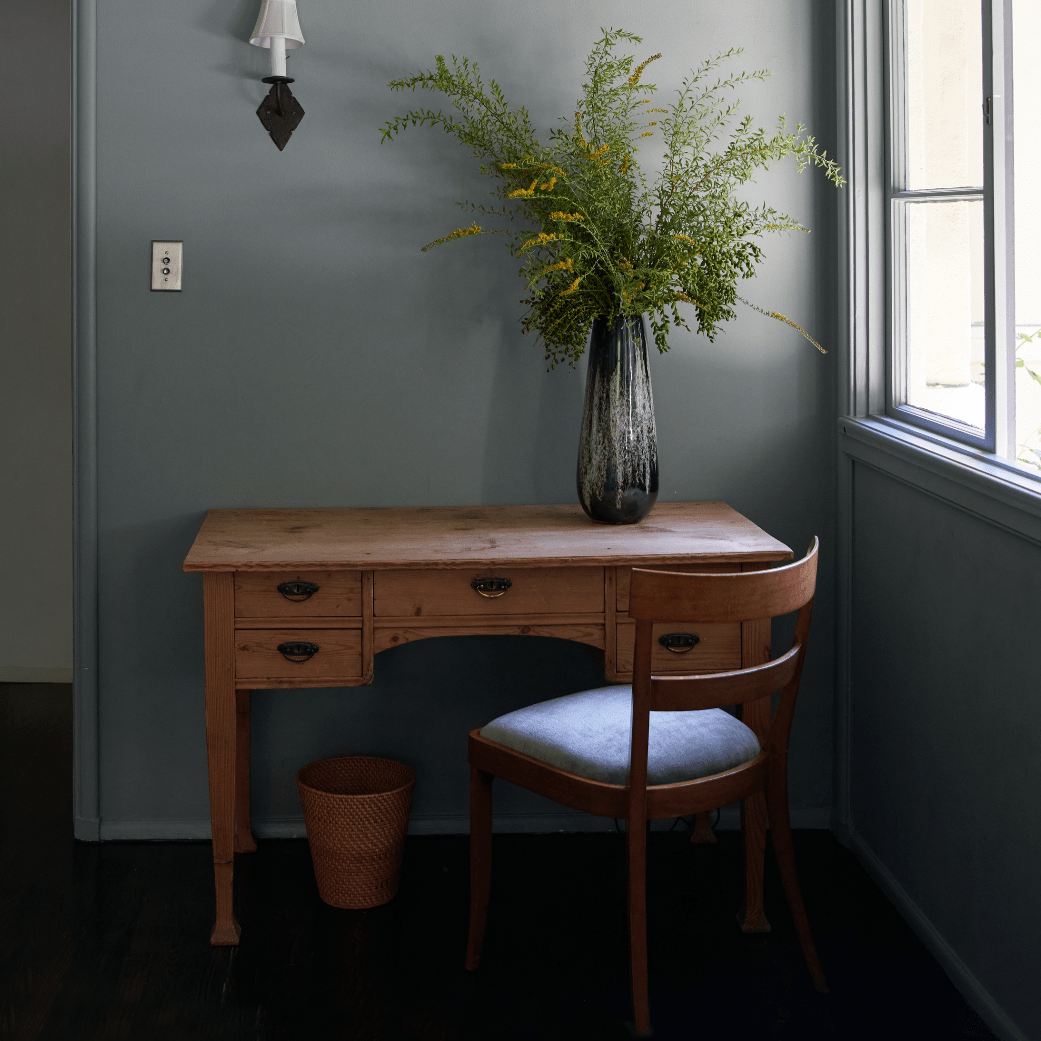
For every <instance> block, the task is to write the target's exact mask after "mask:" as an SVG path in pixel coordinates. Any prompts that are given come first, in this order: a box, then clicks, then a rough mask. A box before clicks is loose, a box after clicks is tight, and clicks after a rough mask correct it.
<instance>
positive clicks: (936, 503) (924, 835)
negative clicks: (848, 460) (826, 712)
mask: <svg viewBox="0 0 1041 1041" xmlns="http://www.w3.org/2000/svg"><path fill="white" fill-rule="evenodd" d="M875 461H876V462H877V463H881V464H882V465H881V467H880V466H877V465H869V464H867V463H865V462H862V461H856V462H854V463H853V471H852V473H853V481H852V502H853V510H852V536H853V584H852V590H853V617H852V620H853V626H852V632H853V671H852V696H851V722H852V725H851V728H850V735H851V745H850V825H851V828H852V837H853V847H854V850H855V851H856V852H857V853H858V854H859V855H860V856H861V858H862V859H864V860H865V862H866V863H867V864H868V866H869V868H871V869H872V870H873V871H874V873H875V874H876V877H878V878H879V880H880V881H881V882H882V884H883V886H884V888H886V889H887V891H888V892H889V895H890V896H891V897H892V898H893V899H894V900H895V901H896V902H897V904H898V906H900V907H901V909H902V910H903V911H904V913H905V915H907V916H908V917H909V918H910V919H911V921H912V923H913V924H915V925H916V927H917V928H918V930H919V933H920V934H921V935H923V937H924V938H925V939H926V941H927V942H928V943H929V944H930V946H931V947H932V948H933V950H934V953H936V954H937V956H938V957H939V959H940V961H941V963H942V964H944V966H945V968H947V971H948V972H949V973H951V975H952V976H953V977H954V979H955V982H956V983H958V984H959V986H960V987H961V988H962V991H963V993H966V995H967V996H968V997H969V998H970V1000H972V1001H973V1003H974V1004H975V1006H976V1007H977V1009H978V1010H979V1011H980V1012H981V1013H982V1014H983V1015H984V1017H985V1018H986V1019H987V1020H988V1023H989V1024H990V1025H991V1026H992V1027H993V1028H994V1029H995V1030H996V1031H997V1032H998V1034H999V1036H1001V1037H1005V1038H1012V1037H1016V1038H1036V1037H1041V998H1039V996H1038V986H1037V981H1038V969H1039V965H1041V959H1039V957H1038V954H1037V936H1038V931H1039V929H1041V896H1039V893H1038V886H1037V865H1038V862H1039V860H1041V758H1039V756H1038V735H1039V734H1041V700H1039V697H1038V694H1039V691H1041V684H1039V675H1038V646H1039V644H1038V634H1039V633H1041V599H1039V596H1038V591H1039V589H1041V540H1039V539H1038V535H1039V534H1041V531H1038V530H1035V532H1034V533H1033V537H1028V535H1027V534H1026V533H1025V532H1024V531H1016V530H1012V525H1011V524H1003V523H998V522H996V519H986V518H985V517H983V516H981V515H980V514H979V513H978V512H976V511H975V510H973V509H971V508H970V507H969V506H968V505H967V504H966V501H965V496H964V494H963V495H957V494H954V495H953V499H954V501H952V500H951V498H948V497H945V496H944V494H942V493H943V490H944V489H943V482H937V481H936V479H935V478H934V479H932V481H930V482H925V481H920V480H916V475H915V474H914V473H913V468H909V467H907V466H902V467H900V466H896V467H894V466H891V465H888V464H887V463H886V461H885V460H882V459H880V458H879V459H877V460H875ZM891 463H892V460H889V464H891ZM917 476H918V477H921V476H923V475H922V474H919V475H917ZM923 484H925V485H926V486H927V487H928V486H929V485H931V486H932V487H931V488H930V489H929V490H926V488H925V487H922V486H921V485H923ZM934 489H935V490H934ZM938 491H939V492H940V493H941V494H938ZM951 491H952V490H951V488H950V486H948V488H947V494H948V495H950V494H951ZM959 499H960V500H961V503H960V504H958V500H959ZM1033 527H1034V528H1035V529H1041V523H1039V522H1037V521H1034V522H1033ZM1017 1031H1018V1032H1017Z"/></svg>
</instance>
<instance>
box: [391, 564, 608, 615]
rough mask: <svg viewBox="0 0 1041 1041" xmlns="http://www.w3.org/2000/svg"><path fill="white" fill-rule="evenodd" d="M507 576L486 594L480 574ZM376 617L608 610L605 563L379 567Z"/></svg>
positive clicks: (584, 612) (576, 612)
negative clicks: (497, 590)
mask: <svg viewBox="0 0 1041 1041" xmlns="http://www.w3.org/2000/svg"><path fill="white" fill-rule="evenodd" d="M483 578H500V579H507V580H508V581H509V583H510V585H509V588H508V589H506V591H505V592H504V593H503V594H502V595H501V596H494V597H487V596H482V595H481V594H480V593H479V592H477V590H475V589H474V588H473V587H472V585H471V583H472V582H473V581H474V580H475V579H483ZM372 586H373V613H374V614H375V615H376V617H383V618H388V617H397V618H401V617H411V618H420V617H428V616H435V617H436V616H439V615H478V616H489V615H492V616H494V615H539V614H552V615H561V614H603V610H604V569H603V568H602V567H578V568H486V569H483V570H479V571H478V570H472V569H466V570H462V569H458V570H456V569H452V570H446V571H377V572H375V574H374V575H373V576H372Z"/></svg>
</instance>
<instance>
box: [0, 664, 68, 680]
mask: <svg viewBox="0 0 1041 1041" xmlns="http://www.w3.org/2000/svg"><path fill="white" fill-rule="evenodd" d="M71 682H72V669H38V668H23V667H22V666H19V665H0V683H71Z"/></svg>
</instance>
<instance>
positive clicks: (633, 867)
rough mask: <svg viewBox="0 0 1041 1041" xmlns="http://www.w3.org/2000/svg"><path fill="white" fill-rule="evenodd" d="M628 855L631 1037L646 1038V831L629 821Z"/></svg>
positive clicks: (642, 825) (640, 824) (648, 1017)
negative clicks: (631, 997) (631, 996)
mask: <svg viewBox="0 0 1041 1041" xmlns="http://www.w3.org/2000/svg"><path fill="white" fill-rule="evenodd" d="M625 837H626V847H627V849H628V854H629V865H628V866H629V871H628V875H629V967H630V973H631V978H632V987H633V1024H632V1029H631V1031H630V1033H632V1035H633V1036H634V1037H649V1036H650V1033H651V1010H650V1004H649V1001H648V996H647V828H646V826H645V822H643V821H639V822H636V823H634V822H633V821H628V822H627V826H626V836H625Z"/></svg>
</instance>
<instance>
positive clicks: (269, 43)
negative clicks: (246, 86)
mask: <svg viewBox="0 0 1041 1041" xmlns="http://www.w3.org/2000/svg"><path fill="white" fill-rule="evenodd" d="M249 42H250V43H252V44H253V45H254V46H256V47H267V48H269V49H270V51H271V75H270V76H265V77H264V79H263V82H264V83H270V84H271V85H272V86H271V90H270V92H269V93H268V96H267V97H266V98H264V100H263V101H262V102H261V103H260V108H258V109H257V115H258V116H259V117H260V122H261V123H263V124H264V129H265V130H266V131H267V132H268V133H269V134H270V135H271V140H272V141H274V142H275V144H276V145H278V150H279V151H281V150H282V149H283V148H285V146H286V144H287V143H288V141H289V138H290V135H291V134H292V133H293V131H294V130H296V128H297V127H298V126H299V125H300V120H301V119H303V118H304V110H303V109H302V108H301V107H300V102H299V101H297V100H296V98H294V97H293V92H292V91H291V90H290V89H289V84H290V83H292V82H293V79H292V77H290V76H287V75H286V51H287V50H293V49H294V48H296V47H302V46H303V44H304V34H303V33H302V32H301V31H300V17H299V15H298V14H297V11H296V0H261V5H260V17H259V18H257V24H256V25H255V26H254V28H253V35H252V36H251V37H250V38H249Z"/></svg>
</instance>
